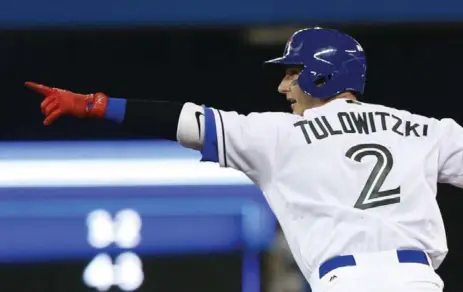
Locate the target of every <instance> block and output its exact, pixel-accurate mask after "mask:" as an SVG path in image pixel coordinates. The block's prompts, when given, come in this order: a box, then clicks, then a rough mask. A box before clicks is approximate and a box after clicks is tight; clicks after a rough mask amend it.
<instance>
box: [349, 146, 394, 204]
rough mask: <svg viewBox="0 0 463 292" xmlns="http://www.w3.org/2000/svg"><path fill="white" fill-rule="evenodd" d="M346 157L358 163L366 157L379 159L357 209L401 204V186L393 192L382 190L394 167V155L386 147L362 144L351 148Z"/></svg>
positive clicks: (359, 199) (361, 194)
mask: <svg viewBox="0 0 463 292" xmlns="http://www.w3.org/2000/svg"><path fill="white" fill-rule="evenodd" d="M346 156H347V157H348V158H350V159H353V160H355V161H357V162H361V161H362V158H363V157H365V156H374V157H376V159H377V161H376V164H375V167H374V168H373V171H372V172H371V174H370V176H369V177H368V180H367V182H366V184H365V186H364V187H363V189H362V192H361V193H360V197H359V198H358V200H357V202H356V203H355V206H354V207H355V208H358V209H362V210H365V209H370V208H375V207H380V206H385V205H390V204H396V203H399V202H400V196H399V194H400V186H399V187H397V188H395V189H392V190H386V191H381V190H380V189H381V186H382V185H383V183H384V181H385V180H386V177H387V175H388V174H389V172H390V171H391V169H392V166H393V165H394V159H393V158H392V154H391V152H390V151H389V150H388V149H387V148H386V147H384V146H382V145H379V144H360V145H356V146H353V147H352V148H350V149H349V150H348V151H347V152H346Z"/></svg>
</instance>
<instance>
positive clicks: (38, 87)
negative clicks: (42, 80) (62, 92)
mask: <svg viewBox="0 0 463 292" xmlns="http://www.w3.org/2000/svg"><path fill="white" fill-rule="evenodd" d="M24 85H26V87H29V88H30V89H32V90H34V91H35V92H38V93H40V94H42V95H45V96H47V95H49V94H51V93H52V92H53V88H51V87H48V86H45V85H42V84H38V83H35V82H31V81H27V82H25V83H24Z"/></svg>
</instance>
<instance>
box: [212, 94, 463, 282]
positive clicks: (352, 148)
mask: <svg viewBox="0 0 463 292" xmlns="http://www.w3.org/2000/svg"><path fill="white" fill-rule="evenodd" d="M205 126H206V131H205V139H204V149H203V159H204V160H206V161H216V162H219V163H220V165H221V166H223V167H231V168H234V169H237V170H239V171H242V172H244V173H245V174H246V175H247V176H248V177H249V178H250V179H251V180H252V181H254V182H255V183H256V184H257V185H258V186H259V187H260V188H261V189H262V191H263V193H264V195H265V197H266V199H267V201H268V203H269V205H270V207H271V208H272V209H273V211H274V212H275V215H276V216H277V218H278V220H279V222H280V225H281V227H282V229H283V231H284V233H285V236H286V238H287V240H288V243H289V245H290V247H291V250H292V253H293V255H294V257H295V260H296V262H297V263H298V265H299V267H300V268H301V270H302V272H303V273H304V275H305V276H306V278H307V279H309V277H310V274H311V272H312V270H313V269H315V268H317V266H318V265H319V264H320V263H321V262H323V261H324V260H326V259H327V258H329V257H332V256H336V255H343V254H355V253H363V252H375V251H383V250H394V249H401V248H412V249H421V250H424V251H425V252H427V253H428V254H429V255H430V257H431V260H432V264H433V267H434V268H437V267H438V266H439V265H440V264H441V262H442V261H443V259H444V257H445V255H446V253H447V242H446V236H445V230H444V225H443V221H442V217H441V214H440V211H439V208H438V205H437V202H436V198H435V197H436V189H437V182H438V181H439V182H444V183H451V184H454V185H456V186H459V187H461V186H463V163H462V162H463V129H462V128H461V127H460V126H459V125H458V124H457V123H456V122H454V121H453V120H451V119H444V120H437V119H433V118H427V117H424V116H419V115H415V114H411V113H409V112H407V111H401V110H397V109H393V108H388V107H385V106H381V105H374V104H368V103H360V102H353V101H349V100H345V99H337V100H334V101H331V102H329V103H328V104H326V105H324V106H322V107H318V108H314V109H311V110H307V111H305V113H304V116H303V117H301V116H296V115H292V114H286V113H252V114H250V115H247V116H245V115H239V114H238V113H236V112H225V111H221V110H216V109H211V108H205Z"/></svg>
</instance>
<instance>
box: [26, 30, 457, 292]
mask: <svg viewBox="0 0 463 292" xmlns="http://www.w3.org/2000/svg"><path fill="white" fill-rule="evenodd" d="M266 63H267V64H269V65H275V66H276V65H278V66H281V67H282V72H285V76H284V78H283V80H282V81H281V83H280V85H279V87H278V91H279V92H280V93H281V94H283V95H285V96H286V99H287V100H288V101H289V102H290V104H291V108H292V110H293V114H289V113H279V112H277V113H273V112H264V113H251V114H249V115H241V114H239V113H237V112H227V111H222V110H218V109H215V108H210V107H207V106H200V105H197V104H194V103H191V102H187V103H184V104H177V103H173V102H164V101H146V100H132V99H123V98H111V97H108V96H107V95H105V94H104V93H95V94H77V93H73V92H70V91H67V90H62V89H57V88H50V87H47V86H44V85H40V84H36V83H31V82H27V83H26V85H27V86H28V87H30V88H32V89H33V90H35V91H37V92H39V93H40V94H42V95H44V96H45V99H44V101H43V103H42V105H41V107H42V111H43V113H44V114H45V116H46V117H45V120H44V124H45V125H50V124H52V123H53V122H54V121H55V120H56V119H58V118H59V117H60V116H63V115H71V116H76V117H81V118H98V119H108V120H112V121H114V122H116V123H119V124H121V126H124V127H129V128H130V129H131V130H132V131H133V132H135V133H140V134H144V135H150V136H152V137H157V138H164V139H170V140H176V141H178V142H179V143H180V144H181V145H183V146H184V147H188V148H191V149H196V150H198V151H200V152H201V153H202V161H212V162H217V163H219V164H220V166H222V167H230V168H233V169H236V170H238V171H241V172H243V173H245V174H246V175H247V176H248V177H249V178H250V179H251V180H252V181H253V182H254V183H255V184H256V185H257V186H259V187H260V189H261V190H262V191H263V194H264V195H265V198H266V199H267V201H268V203H269V205H270V207H271V208H272V210H273V211H274V213H275V215H276V217H277V218H278V220H279V222H280V225H281V227H282V229H283V231H284V233H285V236H286V238H287V241H288V243H289V246H290V248H291V251H292V253H293V255H294V258H295V260H296V262H297V264H298V266H299V268H300V269H301V271H302V273H303V274H304V276H305V277H306V279H307V281H308V282H309V283H310V286H311V288H312V290H313V291H315V292H322V291H330V292H338V291H339V292H341V291H342V292H346V291H347V292H363V291H364V292H372V291H374V292H383V291H384V292H401V291H404V292H405V291H407V292H411V291H429V292H431V291H436V292H438V291H442V290H443V286H444V285H443V281H442V280H441V278H440V277H439V276H438V275H437V274H436V273H435V269H437V268H438V267H439V265H440V264H441V263H442V261H443V260H444V258H445V256H446V254H447V242H446V234H445V230H444V225H443V220H442V217H441V214H440V211H439V207H438V204H437V202H436V189H437V182H442V183H450V184H452V185H455V186H459V187H463V163H462V162H463V129H462V127H460V126H459V125H458V124H457V123H456V122H455V121H454V120H451V119H442V120H437V119H434V118H428V117H424V116H420V115H416V114H412V113H410V112H407V111H404V110H399V109H394V108H390V107H386V106H382V105H377V104H371V103H366V102H363V101H361V96H362V94H363V92H364V86H365V75H366V59H365V54H364V51H363V49H362V46H361V45H360V44H359V43H358V42H357V41H356V40H354V39H353V38H352V37H350V36H348V35H346V34H344V33H342V32H339V31H336V30H331V29H323V28H318V27H316V28H308V29H303V30H300V31H297V32H295V33H294V34H293V35H292V37H291V38H290V40H289V42H288V43H287V45H286V48H285V51H284V55H283V56H282V57H280V58H276V59H273V60H270V61H267V62H266Z"/></svg>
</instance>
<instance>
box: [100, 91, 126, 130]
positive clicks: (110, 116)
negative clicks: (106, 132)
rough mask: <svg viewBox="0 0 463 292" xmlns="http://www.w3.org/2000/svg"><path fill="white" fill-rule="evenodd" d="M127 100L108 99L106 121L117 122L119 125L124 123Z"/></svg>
mask: <svg viewBox="0 0 463 292" xmlns="http://www.w3.org/2000/svg"><path fill="white" fill-rule="evenodd" d="M126 106H127V99H125V98H113V97H109V98H108V105H107V106H106V113H105V116H104V117H105V119H107V120H110V121H113V122H116V123H118V124H120V123H122V122H123V121H124V117H125V109H126Z"/></svg>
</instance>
